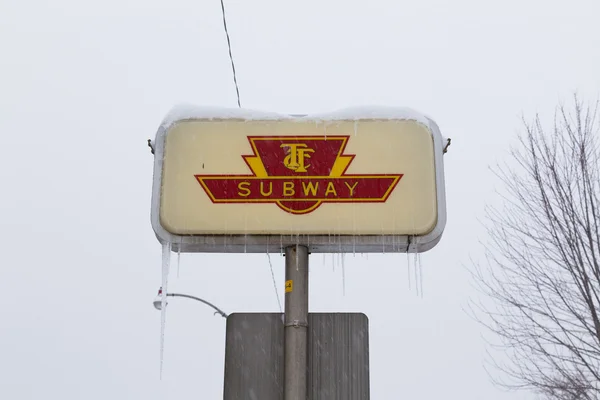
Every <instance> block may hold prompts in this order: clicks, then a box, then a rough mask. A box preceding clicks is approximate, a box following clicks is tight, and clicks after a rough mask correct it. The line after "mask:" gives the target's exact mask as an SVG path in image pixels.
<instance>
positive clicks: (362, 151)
mask: <svg viewBox="0 0 600 400" xmlns="http://www.w3.org/2000/svg"><path fill="white" fill-rule="evenodd" d="M367 111H368V112H366V111H365V110H343V111H341V112H338V113H332V114H331V115H322V116H318V117H311V116H302V117H292V116H284V115H273V114H266V113H257V112H249V111H245V110H218V109H202V108H197V109H185V110H181V109H174V111H173V112H172V113H171V114H170V115H169V116H167V118H166V119H165V121H163V123H162V124H161V127H160V129H159V131H158V133H157V136H156V139H155V141H154V146H155V170H154V187H153V199H152V225H153V228H154V231H155V233H156V235H157V237H158V239H159V240H160V241H161V242H162V243H165V242H170V243H172V246H173V248H177V249H178V250H179V251H188V252H203V251H207V252H244V251H245V252H268V251H277V250H278V249H281V247H284V246H286V245H289V244H296V243H299V244H305V245H308V246H309V247H310V248H311V251H313V252H350V251H357V249H358V251H361V252H373V251H388V252H407V251H409V252H410V251H426V250H429V249H430V248H432V247H433V246H434V245H435V244H436V243H437V242H438V241H439V240H440V237H441V234H442V232H443V228H444V226H445V220H446V214H445V212H446V210H445V194H444V179H443V162H442V158H443V157H442V154H443V143H442V141H443V139H442V137H441V135H440V133H439V130H438V128H437V125H435V123H434V122H433V121H431V120H430V119H428V118H427V117H424V116H422V115H420V114H418V113H415V112H411V111H407V110H404V109H397V110H396V109H392V110H390V109H385V110H380V109H369V110H367ZM300 242H301V243H300Z"/></svg>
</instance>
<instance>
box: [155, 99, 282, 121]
mask: <svg viewBox="0 0 600 400" xmlns="http://www.w3.org/2000/svg"><path fill="white" fill-rule="evenodd" d="M290 118H291V117H290V116H287V115H283V114H277V113H272V112H264V111H257V110H250V109H247V108H227V107H207V106H202V107H200V106H194V105H191V104H179V105H177V106H175V107H173V108H172V109H171V111H169V113H168V114H167V116H166V117H165V119H164V120H163V123H162V124H163V125H164V126H168V125H171V124H172V123H173V122H175V121H181V120H186V119H243V120H246V121H249V120H279V119H290Z"/></svg>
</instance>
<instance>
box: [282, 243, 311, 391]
mask: <svg viewBox="0 0 600 400" xmlns="http://www.w3.org/2000/svg"><path fill="white" fill-rule="evenodd" d="M307 338H308V248H307V247H305V246H290V247H287V248H286V249H285V348H284V349H285V350H284V351H285V353H284V354H285V364H284V365H285V367H284V369H285V372H284V374H285V375H284V397H283V398H284V400H306V392H307V386H308V377H307V375H308V374H307V368H308V356H307V353H308V341H307Z"/></svg>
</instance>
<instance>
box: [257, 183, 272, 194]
mask: <svg viewBox="0 0 600 400" xmlns="http://www.w3.org/2000/svg"><path fill="white" fill-rule="evenodd" d="M263 183H264V182H261V183H260V194H261V195H262V197H267V196H270V195H271V193H273V182H269V193H265V189H264V188H263Z"/></svg>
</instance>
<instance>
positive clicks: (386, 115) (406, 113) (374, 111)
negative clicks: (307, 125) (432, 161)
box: [303, 106, 429, 125]
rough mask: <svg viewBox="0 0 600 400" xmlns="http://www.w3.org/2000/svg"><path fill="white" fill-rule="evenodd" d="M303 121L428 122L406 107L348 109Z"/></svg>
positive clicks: (314, 116) (311, 116)
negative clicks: (371, 120) (372, 120)
mask: <svg viewBox="0 0 600 400" xmlns="http://www.w3.org/2000/svg"><path fill="white" fill-rule="evenodd" d="M303 119H308V120H360V119H400V120H403V119H405V120H414V121H418V122H421V123H423V124H426V125H427V124H429V120H428V119H427V117H426V116H425V115H423V114H421V113H420V112H418V111H415V110H413V109H410V108H406V107H389V106H363V107H350V108H344V109H341V110H337V111H333V112H328V113H322V114H313V115H306V116H305V117H303Z"/></svg>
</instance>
